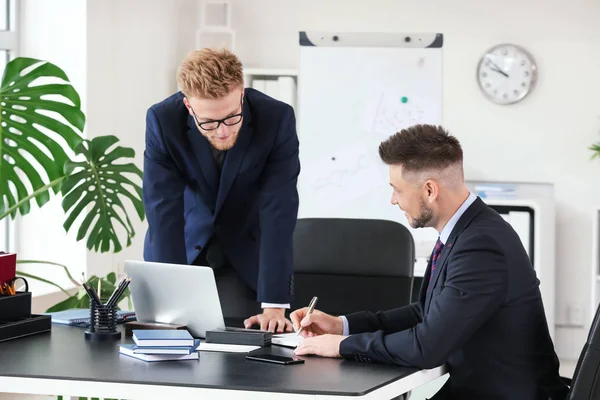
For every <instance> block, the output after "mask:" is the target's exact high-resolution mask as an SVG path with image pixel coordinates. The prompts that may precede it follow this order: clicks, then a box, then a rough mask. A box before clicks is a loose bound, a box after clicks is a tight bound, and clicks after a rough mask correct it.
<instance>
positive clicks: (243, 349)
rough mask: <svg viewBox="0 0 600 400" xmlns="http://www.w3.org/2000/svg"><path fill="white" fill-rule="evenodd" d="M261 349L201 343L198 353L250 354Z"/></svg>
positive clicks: (240, 345)
mask: <svg viewBox="0 0 600 400" xmlns="http://www.w3.org/2000/svg"><path fill="white" fill-rule="evenodd" d="M256 349H260V346H248V345H244V344H222V343H206V342H202V343H200V346H199V347H198V351H220V352H225V353H248V352H250V351H253V350H256Z"/></svg>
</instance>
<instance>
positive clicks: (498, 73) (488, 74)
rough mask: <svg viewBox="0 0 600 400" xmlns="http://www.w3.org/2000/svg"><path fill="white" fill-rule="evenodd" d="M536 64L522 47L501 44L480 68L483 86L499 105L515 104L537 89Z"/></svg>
mask: <svg viewBox="0 0 600 400" xmlns="http://www.w3.org/2000/svg"><path fill="white" fill-rule="evenodd" d="M536 76H537V73H536V65H535V61H534V60H533V58H532V57H531V55H530V54H529V53H528V52H527V51H525V50H524V49H522V48H521V47H519V46H516V45H513V44H501V45H498V46H496V47H493V48H491V49H490V50H488V52H487V53H486V54H485V55H484V56H483V57H482V58H481V61H479V65H478V67H477V80H478V82H479V87H480V88H481V90H482V91H483V93H484V94H485V95H486V97H487V98H488V99H490V100H492V101H493V102H495V103H498V104H513V103H516V102H518V101H519V100H522V99H523V98H524V97H525V96H527V94H528V93H529V92H530V91H531V90H532V89H533V87H534V85H535V81H536Z"/></svg>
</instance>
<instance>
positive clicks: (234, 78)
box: [177, 48, 244, 99]
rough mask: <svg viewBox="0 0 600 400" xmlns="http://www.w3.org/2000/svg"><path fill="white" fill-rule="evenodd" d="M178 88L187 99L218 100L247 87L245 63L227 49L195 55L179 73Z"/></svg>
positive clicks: (188, 56) (185, 60)
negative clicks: (244, 71)
mask: <svg viewBox="0 0 600 400" xmlns="http://www.w3.org/2000/svg"><path fill="white" fill-rule="evenodd" d="M177 84H178V85H179V88H180V90H181V91H182V92H183V94H184V95H185V96H186V97H196V98H201V99H218V98H221V97H224V96H226V95H227V94H229V93H231V91H232V90H234V89H236V88H238V87H240V86H243V84H244V74H243V67H242V63H241V62H240V60H239V59H238V57H237V56H236V55H235V54H233V53H232V52H230V51H229V50H226V49H208V48H206V49H201V50H196V51H192V52H191V53H189V54H188V55H187V57H186V58H185V59H184V60H183V62H182V63H181V65H180V66H179V69H178V70H177Z"/></svg>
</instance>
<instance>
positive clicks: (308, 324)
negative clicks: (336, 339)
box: [290, 307, 344, 337]
mask: <svg viewBox="0 0 600 400" xmlns="http://www.w3.org/2000/svg"><path fill="white" fill-rule="evenodd" d="M307 312H308V307H304V308H301V309H299V310H296V311H294V312H293V313H291V314H290V319H291V320H292V324H293V325H294V330H295V331H296V332H297V331H298V330H299V329H300V327H303V329H302V332H300V334H301V335H302V336H304V337H310V336H317V335H325V334H327V333H332V334H335V335H341V334H342V333H343V332H344V323H343V322H342V319H341V318H340V317H334V316H332V315H329V314H325V313H324V312H321V311H318V310H313V312H312V313H311V314H309V315H306V314H307Z"/></svg>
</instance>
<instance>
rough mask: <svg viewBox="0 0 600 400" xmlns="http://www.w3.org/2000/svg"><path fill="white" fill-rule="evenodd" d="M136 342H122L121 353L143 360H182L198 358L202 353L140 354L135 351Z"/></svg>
mask: <svg viewBox="0 0 600 400" xmlns="http://www.w3.org/2000/svg"><path fill="white" fill-rule="evenodd" d="M134 348H135V345H134V344H121V345H119V353H121V354H123V355H126V356H129V357H133V358H137V359H138V360H143V361H148V362H151V361H181V360H198V359H200V354H199V353H198V352H197V351H194V352H192V353H190V354H140V353H136V352H135V349H134Z"/></svg>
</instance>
